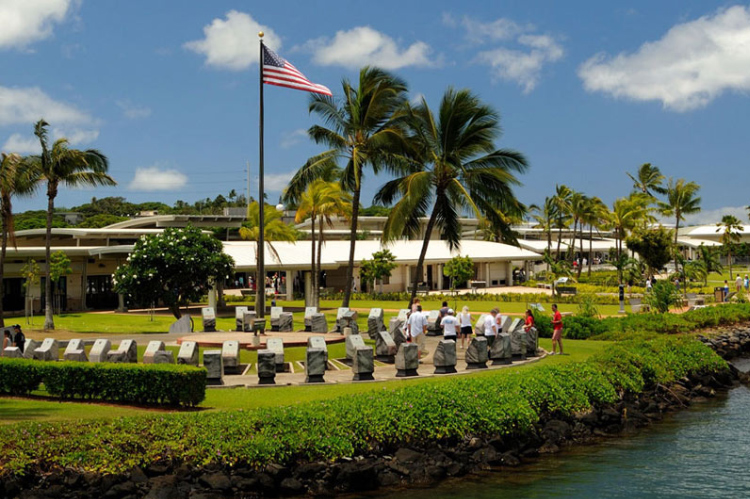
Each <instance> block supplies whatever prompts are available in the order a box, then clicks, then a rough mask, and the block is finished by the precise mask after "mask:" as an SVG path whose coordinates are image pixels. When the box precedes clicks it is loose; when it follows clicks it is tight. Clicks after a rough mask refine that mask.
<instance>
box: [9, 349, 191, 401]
mask: <svg viewBox="0 0 750 499" xmlns="http://www.w3.org/2000/svg"><path fill="white" fill-rule="evenodd" d="M0 376H1V377H2V381H0V391H2V392H3V393H13V394H28V393H29V392H31V391H33V390H36V389H37V388H38V387H39V383H40V382H42V383H44V387H45V389H46V390H47V392H48V393H49V394H50V395H52V396H56V397H60V398H64V399H70V398H83V399H99V400H104V401H108V402H120V403H135V404H167V405H173V406H176V405H184V406H195V405H198V404H200V403H201V402H202V401H203V399H204V398H205V396H206V370H205V369H203V368H197V367H192V366H183V365H170V364H153V365H143V364H111V363H106V362H105V363H101V364H93V363H91V364H90V363H84V362H45V363H42V362H39V361H34V360H27V359H0Z"/></svg>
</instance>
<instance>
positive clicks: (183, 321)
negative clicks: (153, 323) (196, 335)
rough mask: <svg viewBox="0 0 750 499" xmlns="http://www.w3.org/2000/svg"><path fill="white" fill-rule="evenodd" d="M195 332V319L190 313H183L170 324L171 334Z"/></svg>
mask: <svg viewBox="0 0 750 499" xmlns="http://www.w3.org/2000/svg"><path fill="white" fill-rule="evenodd" d="M192 332H193V321H192V319H190V316H189V315H183V316H182V317H180V318H179V319H177V320H176V321H174V322H173V323H172V324H171V325H170V326H169V334H187V333H192Z"/></svg>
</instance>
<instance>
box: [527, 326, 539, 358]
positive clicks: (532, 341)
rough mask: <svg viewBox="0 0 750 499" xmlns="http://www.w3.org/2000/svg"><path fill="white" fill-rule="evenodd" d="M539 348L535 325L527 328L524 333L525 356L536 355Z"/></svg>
mask: <svg viewBox="0 0 750 499" xmlns="http://www.w3.org/2000/svg"><path fill="white" fill-rule="evenodd" d="M538 349H539V331H537V329H536V328H535V327H532V328H531V329H529V331H528V332H527V333H526V356H527V357H536V356H537V355H539V354H538V352H537V350H538Z"/></svg>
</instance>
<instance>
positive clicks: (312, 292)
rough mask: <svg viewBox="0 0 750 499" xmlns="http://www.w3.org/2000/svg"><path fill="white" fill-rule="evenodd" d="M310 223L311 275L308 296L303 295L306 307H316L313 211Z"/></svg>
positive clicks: (316, 287) (316, 277)
mask: <svg viewBox="0 0 750 499" xmlns="http://www.w3.org/2000/svg"><path fill="white" fill-rule="evenodd" d="M310 223H311V225H310V253H311V259H310V266H311V269H312V270H311V273H312V275H310V296H306V297H305V303H307V306H308V307H317V303H316V301H315V295H316V291H317V289H318V286H317V282H318V274H317V272H316V270H315V212H313V215H312V217H310Z"/></svg>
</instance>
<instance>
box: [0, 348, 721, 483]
mask: <svg viewBox="0 0 750 499" xmlns="http://www.w3.org/2000/svg"><path fill="white" fill-rule="evenodd" d="M725 369H727V364H726V363H725V362H724V361H723V360H721V359H720V358H719V357H718V356H717V355H716V354H715V353H714V352H713V351H712V350H710V349H709V348H708V347H706V346H705V345H703V344H701V343H700V342H698V341H695V340H691V339H688V338H684V337H682V338H675V337H659V338H656V339H652V340H640V341H629V342H623V343H621V344H617V345H613V347H612V348H610V349H608V350H607V351H606V352H604V353H601V354H598V355H595V356H593V357H591V358H590V359H589V360H587V361H585V362H571V363H568V364H563V365H558V366H540V367H538V368H535V369H531V370H524V371H505V370H501V371H495V372H491V373H487V375H484V376H481V377H476V376H460V377H454V378H450V379H441V380H440V381H439V382H434V383H421V384H415V385H407V386H402V385H398V384H397V385H393V384H392V385H390V386H387V387H383V388H382V389H381V390H377V391H372V392H367V393H361V394H356V395H349V396H344V397H339V398H336V399H332V400H326V401H317V402H307V403H300V404H297V405H293V406H288V407H272V408H266V409H258V410H253V411H242V410H237V411H224V412H205V413H193V414H170V415H163V414H160V415H158V416H147V417H132V418H119V419H115V420H112V421H105V420H90V421H80V422H77V423H76V424H75V425H71V424H69V423H35V424H29V425H6V426H3V427H1V428H0V473H15V474H22V473H24V472H28V471H31V470H34V471H36V472H38V471H40V470H44V471H45V472H49V471H51V470H54V469H60V468H65V467H70V468H74V469H79V470H88V471H99V472H107V473H118V472H123V471H125V470H127V469H129V468H131V467H133V466H148V465H150V464H153V463H155V462H174V463H178V462H180V463H187V464H190V465H193V466H199V467H200V466H209V465H219V466H235V465H238V464H243V465H249V466H253V467H257V468H262V467H263V466H265V465H267V464H268V463H272V462H275V463H280V464H284V465H286V464H290V463H295V462H304V461H315V460H335V459H340V458H342V457H351V456H356V455H360V454H369V453H373V452H374V453H378V452H383V451H386V452H387V451H388V450H389V449H394V448H396V447H399V446H404V445H410V444H416V445H421V444H427V443H430V442H440V441H443V442H446V441H447V442H456V441H461V440H466V439H468V438H471V437H473V436H479V437H491V436H510V437H516V436H522V435H526V434H528V432H530V431H534V430H533V428H534V425H536V424H537V423H538V422H539V421H540V418H542V417H545V416H553V417H556V416H562V417H564V416H570V415H572V414H574V413H575V412H577V411H583V410H587V409H589V408H591V406H592V405H594V404H604V403H614V402H616V401H618V400H620V397H621V394H622V393H623V392H638V391H640V390H643V389H644V388H645V387H647V386H649V385H654V384H656V383H669V382H670V381H674V380H676V379H680V378H682V377H683V376H685V375H687V374H689V373H709V372H718V371H721V370H725ZM331 421H335V422H336V424H331Z"/></svg>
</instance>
